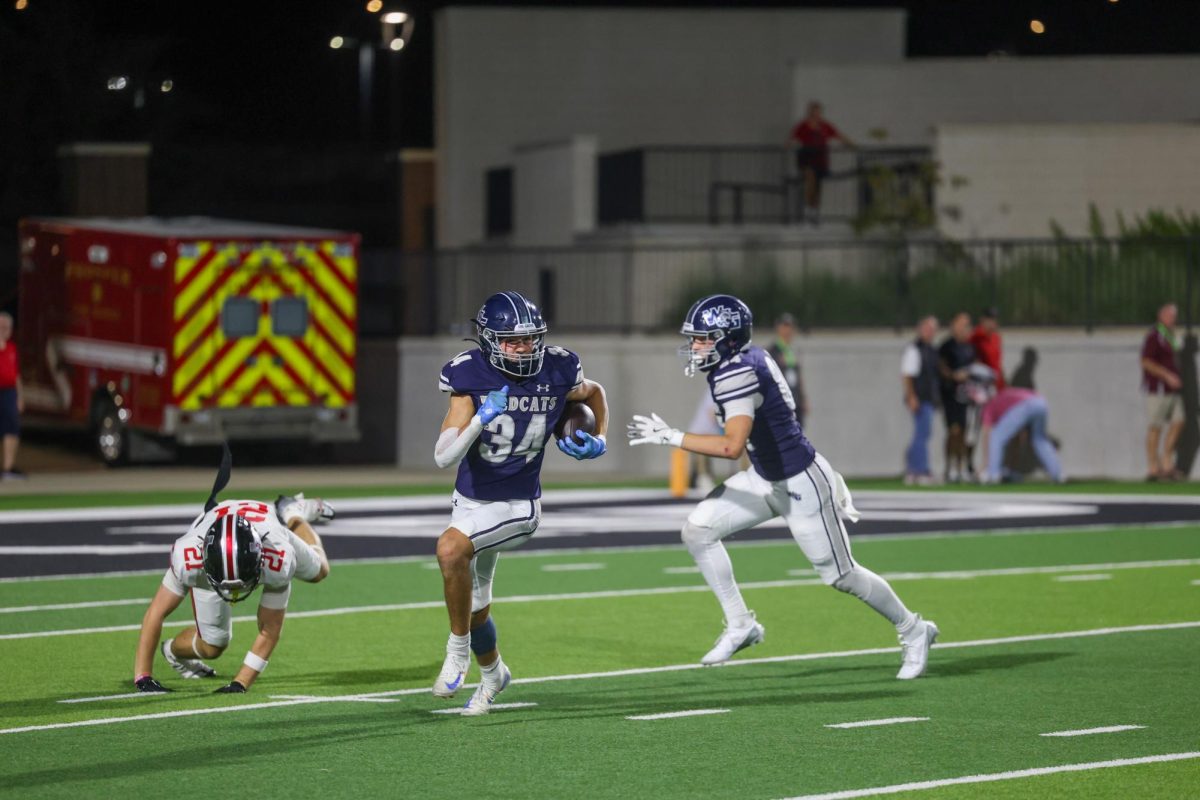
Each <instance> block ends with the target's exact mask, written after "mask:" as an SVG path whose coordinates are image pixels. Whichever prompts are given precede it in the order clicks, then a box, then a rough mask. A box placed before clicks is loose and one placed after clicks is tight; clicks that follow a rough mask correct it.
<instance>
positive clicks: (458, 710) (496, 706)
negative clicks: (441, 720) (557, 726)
mask: <svg viewBox="0 0 1200 800" xmlns="http://www.w3.org/2000/svg"><path fill="white" fill-rule="evenodd" d="M536 705H537V703H492V705H491V706H490V707H489V708H488V710H489V711H505V710H507V709H510V708H532V707H533V706H536ZM466 710H467V709H466V708H465V707H463V706H455V707H454V708H434V709H431V710H430V712H429V713H430V714H462V713H463V712H464V711H466Z"/></svg>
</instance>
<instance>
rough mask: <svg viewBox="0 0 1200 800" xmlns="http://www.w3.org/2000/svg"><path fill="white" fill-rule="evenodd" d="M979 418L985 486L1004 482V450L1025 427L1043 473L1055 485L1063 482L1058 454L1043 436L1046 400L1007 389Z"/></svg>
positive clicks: (1020, 391)
mask: <svg viewBox="0 0 1200 800" xmlns="http://www.w3.org/2000/svg"><path fill="white" fill-rule="evenodd" d="M981 416H982V419H983V430H982V433H981V435H980V441H981V442H982V443H983V459H984V463H986V464H987V471H986V472H985V473H984V475H983V482H984V483H998V482H999V481H1000V480H1001V478H1003V466H1002V464H1003V462H1004V448H1005V447H1006V446H1007V445H1008V442H1009V440H1010V439H1012V438H1013V437H1014V436H1016V435H1017V434H1018V433H1020V432H1021V431H1022V430H1023V429H1025V428H1026V427H1028V428H1029V439H1030V443H1031V444H1032V445H1033V452H1034V453H1036V454H1037V457H1038V460H1039V461H1041V462H1042V466H1043V467H1045V469H1046V472H1048V473H1049V474H1050V477H1051V478H1053V479H1054V482H1055V483H1062V482H1063V473H1062V465H1061V464H1060V463H1059V461H1058V452H1057V450H1055V448H1054V444H1053V443H1051V441H1050V439H1049V438H1048V437H1047V436H1046V420H1047V418H1048V417H1049V409H1048V407H1047V406H1046V398H1044V397H1042V396H1041V395H1040V394H1038V393H1037V392H1035V391H1033V390H1032V389H1016V388H1008V389H1005V390H1004V391H1001V392H997V393H996V396H995V397H993V398H992V399H991V400H989V401H988V403H987V405H985V406H984V407H983V413H982V414H981Z"/></svg>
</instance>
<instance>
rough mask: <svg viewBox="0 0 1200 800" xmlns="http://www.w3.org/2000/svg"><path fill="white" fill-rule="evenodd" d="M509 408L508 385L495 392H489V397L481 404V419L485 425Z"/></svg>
mask: <svg viewBox="0 0 1200 800" xmlns="http://www.w3.org/2000/svg"><path fill="white" fill-rule="evenodd" d="M507 410H508V387H507V386H502V387H501V388H499V389H497V390H496V391H494V392H488V396H487V399H486V400H484V401H483V402H482V403H480V404H479V412H478V413H479V421H480V422H482V423H483V424H484V425H487V424H488V423H489V422H491V421H492V420H494V419H495V418H496V417H498V416H500V415H501V414H503V413H504V412H505V411H507Z"/></svg>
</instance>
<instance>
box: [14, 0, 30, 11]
mask: <svg viewBox="0 0 1200 800" xmlns="http://www.w3.org/2000/svg"><path fill="white" fill-rule="evenodd" d="M16 7H17V11H24V10H25V9H27V8H29V0H17V2H16Z"/></svg>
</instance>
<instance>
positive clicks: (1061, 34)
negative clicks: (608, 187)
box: [0, 0, 1200, 156]
mask: <svg viewBox="0 0 1200 800" xmlns="http://www.w3.org/2000/svg"><path fill="white" fill-rule="evenodd" d="M20 1H21V0H0V2H3V3H4V6H3V9H2V10H0V91H2V92H3V94H4V107H5V109H6V111H7V113H8V115H9V120H8V122H9V123H10V125H11V123H12V122H13V121H14V117H15V120H16V121H17V122H16V124H17V125H18V126H22V129H21V130H14V129H13V127H10V125H6V126H5V127H6V128H8V131H7V133H6V134H3V138H2V139H0V143H2V144H4V145H5V150H6V151H7V155H9V156H11V155H12V154H13V153H14V152H17V151H20V150H22V149H24V148H25V147H26V146H29V145H31V144H36V143H42V144H44V143H45V142H46V141H47V140H54V141H67V140H79V139H86V140H105V139H108V140H130V139H143V140H162V139H164V138H165V139H169V140H172V141H182V142H192V141H197V142H198V141H206V142H248V141H260V142H261V141H264V140H265V141H270V142H276V143H281V144H293V143H295V144H317V143H325V144H336V143H347V144H351V143H356V142H360V141H362V136H361V132H360V131H359V122H358V111H357V103H358V77H357V74H358V73H357V69H358V65H357V53H356V52H355V51H354V50H353V49H348V50H340V51H339V50H332V49H330V48H329V40H330V37H331V36H333V35H335V34H342V35H346V36H358V37H361V38H368V37H377V36H378V31H379V23H378V20H377V16H376V15H375V14H371V13H368V12H367V10H366V0H320V1H319V2H318V1H317V0H313V1H312V2H289V3H285V2H279V1H278V0H265V1H261V2H256V1H255V0H223V1H222V0H207V1H206V2H197V1H196V0H155V1H154V2H145V1H143V2H131V1H130V0H125V1H123V2H117V1H115V0H24V2H26V3H27V6H26V8H25V9H24V10H20V11H18V10H17V9H16V5H17V4H19V2H20ZM445 5H451V4H450V3H445V2H431V1H429V0H423V1H421V2H399V0H397V2H384V10H406V11H408V12H410V13H413V14H414V15H415V18H416V28H415V31H414V34H413V37H412V39H411V41H410V42H409V45H408V46H407V47H406V48H405V49H404V50H403V51H402V52H400V53H391V52H387V51H383V50H380V51H378V53H377V58H376V73H375V82H374V85H375V103H374V111H373V116H374V120H373V130H372V131H371V137H370V139H371V141H373V142H374V143H375V144H377V145H393V146H394V145H396V144H400V143H402V144H404V145H406V146H418V147H420V146H429V145H430V144H431V143H432V138H433V131H432V121H431V120H432V99H431V97H432V91H431V90H432V86H431V84H432V55H433V53H432V33H433V31H432V12H433V11H434V10H435V9H436V8H439V7H442V6H445ZM473 5H510V4H505V3H474V4H473ZM527 5H544V6H557V7H563V6H571V5H576V6H597V5H613V6H625V7H630V6H657V7H676V8H697V7H705V8H718V7H733V6H742V7H745V6H747V5H754V6H760V7H796V8H805V7H812V8H817V7H842V8H855V7H893V8H897V7H898V8H905V9H907V11H908V14H909V27H908V31H909V34H908V43H907V45H908V55H909V56H910V57H938V56H984V55H989V54H992V55H1002V54H1010V55H1014V56H1018V55H1019V56H1035V55H1054V54H1103V53H1121V54H1146V53H1195V52H1200V2H1197V0H1119V2H1116V3H1113V2H1110V0H908V1H907V2H886V1H885V0H874V2H829V1H828V0H826V2H760V3H749V4H747V3H743V4H739V3H729V2H724V3H722V2H703V3H684V2H658V3H634V2H625V3H597V2H590V3H575V2H556V3H540V4H538V3H533V4H527ZM1032 19H1039V20H1041V21H1042V22H1043V23H1044V25H1045V33H1044V34H1042V35H1035V34H1033V33H1032V32H1031V31H1030V29H1029V24H1030V21H1031V20H1032ZM118 74H124V75H128V76H130V82H131V86H130V88H129V89H127V90H126V91H124V92H110V91H108V90H107V89H106V81H107V78H108V77H109V76H110V75H118ZM166 79H170V80H171V81H173V88H172V91H171V92H170V93H169V94H163V93H162V92H161V91H160V87H161V82H162V81H163V80H166ZM139 83H140V84H141V85H142V86H144V87H145V89H146V91H145V97H146V101H145V106H144V107H143V108H142V109H140V110H139V109H135V108H134V104H133V92H132V88H134V86H135V85H136V84H139Z"/></svg>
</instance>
